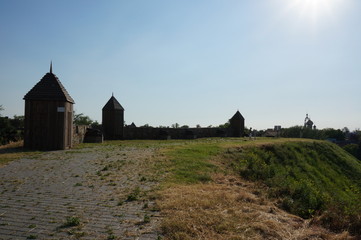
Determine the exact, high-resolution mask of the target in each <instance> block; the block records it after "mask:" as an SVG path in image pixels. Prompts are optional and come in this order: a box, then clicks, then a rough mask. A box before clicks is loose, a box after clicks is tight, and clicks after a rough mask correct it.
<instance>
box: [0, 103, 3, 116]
mask: <svg viewBox="0 0 361 240" xmlns="http://www.w3.org/2000/svg"><path fill="white" fill-rule="evenodd" d="M1 111H4V107H3V105H0V112H1ZM0 117H1V113H0Z"/></svg>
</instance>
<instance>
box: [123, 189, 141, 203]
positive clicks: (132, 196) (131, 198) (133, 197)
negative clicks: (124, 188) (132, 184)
mask: <svg viewBox="0 0 361 240" xmlns="http://www.w3.org/2000/svg"><path fill="white" fill-rule="evenodd" d="M139 197H140V188H139V187H136V188H135V189H134V190H133V192H132V193H130V194H129V195H128V197H127V200H126V201H127V202H132V201H136V200H138V199H139Z"/></svg>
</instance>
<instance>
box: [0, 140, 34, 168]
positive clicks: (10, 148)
mask: <svg viewBox="0 0 361 240" xmlns="http://www.w3.org/2000/svg"><path fill="white" fill-rule="evenodd" d="M39 153H40V152H37V151H29V150H26V149H24V148H23V142H22V141H20V142H15V143H10V144H7V145H3V146H0V167H2V166H4V165H6V164H8V163H9V162H11V161H14V160H17V159H20V158H25V157H27V158H29V157H34V156H36V155H38V154H39Z"/></svg>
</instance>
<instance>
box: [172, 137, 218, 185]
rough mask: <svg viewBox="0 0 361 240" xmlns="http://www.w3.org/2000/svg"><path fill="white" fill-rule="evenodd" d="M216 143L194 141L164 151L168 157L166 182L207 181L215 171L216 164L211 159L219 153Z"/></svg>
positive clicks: (189, 182)
mask: <svg viewBox="0 0 361 240" xmlns="http://www.w3.org/2000/svg"><path fill="white" fill-rule="evenodd" d="M220 150H221V148H220V147H219V146H218V145H216V144H205V143H204V142H201V141H194V142H192V143H189V144H187V145H184V146H177V147H174V148H172V149H171V150H167V151H166V152H165V154H166V156H167V157H169V158H170V165H169V167H170V172H171V174H170V175H169V178H168V180H167V181H168V182H171V183H176V184H192V183H199V182H208V181H210V180H211V174H212V173H214V172H216V171H217V166H216V165H214V164H213V163H212V162H211V159H212V158H213V157H214V156H216V155H217V154H218V153H220Z"/></svg>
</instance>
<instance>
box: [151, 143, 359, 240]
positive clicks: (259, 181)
mask: <svg viewBox="0 0 361 240" xmlns="http://www.w3.org/2000/svg"><path fill="white" fill-rule="evenodd" d="M162 153H163V154H164V155H165V159H168V162H166V164H164V163H163V166H162V167H163V168H165V169H166V170H165V172H167V173H168V176H167V178H166V179H165V183H163V190H161V191H160V193H159V196H160V198H159V200H158V202H157V203H158V205H159V207H160V210H161V211H162V212H163V213H165V216H166V217H165V219H164V220H163V223H162V226H161V228H162V230H163V233H164V235H165V239H249V238H255V239H265V238H267V239H269V238H275V239H288V238H291V236H290V235H287V234H288V233H290V232H293V233H295V234H296V235H295V236H299V237H300V238H307V237H311V236H312V235H316V236H318V237H319V238H331V237H330V236H331V235H332V234H331V233H329V232H327V231H326V230H325V232H323V231H321V230H320V231H319V232H318V233H315V232H314V231H313V230H312V226H311V225H308V224H305V222H304V221H305V220H302V219H297V218H295V217H294V216H293V217H291V215H287V214H286V213H284V212H281V211H282V210H279V208H277V206H278V207H281V208H283V209H285V210H287V211H288V212H291V213H294V214H296V215H299V216H302V217H303V218H310V217H314V218H313V223H314V224H322V225H324V226H326V225H327V224H328V225H327V227H329V228H330V229H332V230H336V231H347V230H350V231H351V232H352V233H353V234H360V233H359V232H358V231H359V230H358V229H361V228H360V227H359V226H360V225H359V223H360V220H357V219H360V212H361V208H359V206H360V204H358V203H359V201H358V199H360V197H361V196H360V189H361V185H360V176H361V171H360V169H361V167H360V163H359V162H357V160H356V159H354V158H353V157H351V156H350V155H349V154H347V153H345V152H344V151H343V150H342V149H340V148H339V147H337V146H335V145H334V144H331V143H327V142H320V141H310V140H303V139H301V140H299V139H297V140H295V139H275V140H273V139H272V140H270V139H259V140H257V141H245V140H244V139H208V140H207V139H203V140H196V141H192V142H183V144H179V145H175V146H169V147H167V148H166V149H165V150H162ZM217 176H221V177H220V178H230V179H231V180H229V181H228V180H227V181H224V182H221V183H218V182H217ZM232 176H233V178H232ZM238 178H244V179H247V180H248V181H251V182H255V183H256V184H255V185H252V186H251V187H247V188H245V189H241V188H240V186H242V184H245V182H247V181H245V180H241V183H239V182H238V180H235V179H238ZM235 182H237V184H235ZM238 184H239V185H238ZM248 184H251V183H250V182H248ZM241 191H243V193H241ZM269 198H270V199H269ZM272 199H273V200H272ZM274 201H276V203H277V205H274V204H273V202H274ZM341 203H342V204H341ZM241 209H243V210H244V212H243V210H241ZM245 209H246V210H245ZM247 211H249V212H247ZM275 212H276V213H277V216H276V217H275V215H274V213H275ZM354 213H356V214H354ZM270 214H271V215H270ZM259 216H263V217H262V218H259ZM277 218H279V219H277ZM255 220H257V221H256V222H254V221H255ZM292 221H295V223H294V224H287V225H285V226H282V224H279V222H292ZM325 223H327V224H325ZM346 235H347V234H346ZM342 237H345V235H343V236H342ZM336 239H337V238H336ZM345 239H347V237H345Z"/></svg>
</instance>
